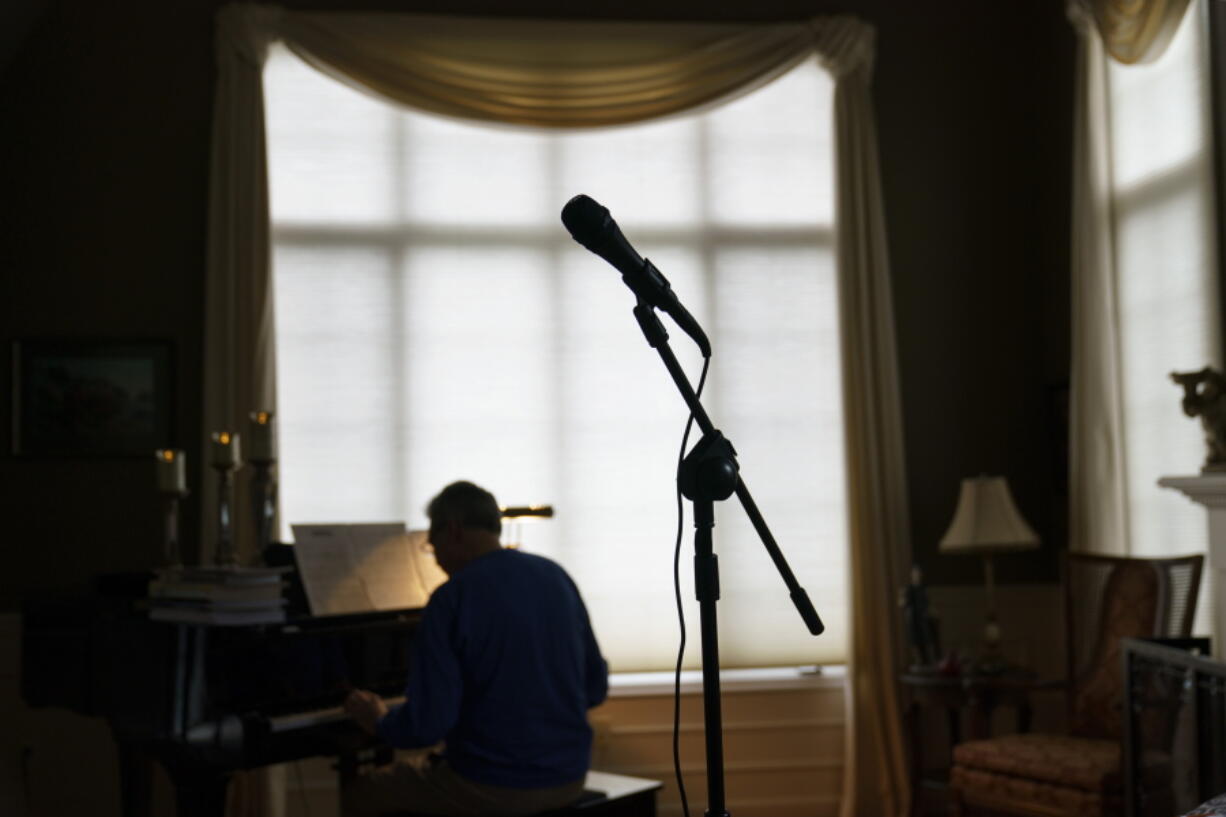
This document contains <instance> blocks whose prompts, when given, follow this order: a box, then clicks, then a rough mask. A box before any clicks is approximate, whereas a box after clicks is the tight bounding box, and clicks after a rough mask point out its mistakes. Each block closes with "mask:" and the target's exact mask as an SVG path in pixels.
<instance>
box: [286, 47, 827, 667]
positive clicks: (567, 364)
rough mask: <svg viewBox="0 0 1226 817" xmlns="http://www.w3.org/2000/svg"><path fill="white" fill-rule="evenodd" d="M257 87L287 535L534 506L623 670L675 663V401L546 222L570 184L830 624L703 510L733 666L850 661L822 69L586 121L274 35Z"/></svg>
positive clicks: (601, 269)
mask: <svg viewBox="0 0 1226 817" xmlns="http://www.w3.org/2000/svg"><path fill="white" fill-rule="evenodd" d="M265 89H266V90H265V97H266V104H267V129H268V149H269V167H270V186H271V199H272V201H271V212H272V219H273V240H274V286H275V291H276V295H275V298H276V327H277V328H276V332H277V369H278V371H277V377H278V382H277V388H278V403H279V418H278V419H279V423H280V432H281V498H282V519H283V522H284V523H285V524H289V523H298V522H308V521H386V520H388V519H405V520H407V522H408V523H409V525H410V527H413V528H421V527H424V525H425V517H424V510H423V509H424V506H425V504H426V502H427V501H428V500H429V499H430V497H431V496H432V495H433V494H434V493H435V492H436V491H438V490H439V489H440V488H441V487H442V486H443V485H445V484H446V483H448V482H450V481H452V480H455V479H470V480H472V481H474V482H477V483H478V484H481V485H483V486H485V487H487V488H489V489H490V490H492V491H493V492H494V493H495V495H496V496H497V497H498V498H499V500H500V501H501V502H503V503H504V504H533V503H550V504H553V505H554V506H555V507H556V508H557V516H556V517H555V518H554V519H553V520H551V521H549V522H545V523H540V524H538V525H536V526H534V527H532V528H531V529H528V528H526V527H525V531H524V537H523V538H524V546H525V547H526V548H528V549H530V550H533V551H535V552H539V553H542V554H544V555H547V556H549V557H551V558H553V559H555V560H557V561H559V562H560V563H562V564H563V565H564V566H565V567H566V568H567V570H568V571H569V572H570V573H571V575H572V576H573V577H574V578H575V580H576V582H577V583H578V584H579V587H580V589H581V590H582V592H583V595H584V598H585V600H586V602H587V604H588V607H589V611H590V613H591V616H592V620H593V625H594V627H595V629H596V633H597V636H598V638H599V639H600V642H601V646H602V648H603V649H604V651H605V653H606V655H607V656H608V657H609V659H610V662H611V665H612V667H613V668H614V669H615V670H619V671H632V670H657V669H664V668H669V667H671V666H672V663H673V661H674V659H675V652H676V644H677V631H676V626H675V623H674V620H675V612H674V601H673V593H672V555H673V539H674V536H675V526H676V505H675V499H674V471H675V467H676V458H677V455H678V451H679V444H680V438H681V433H682V431H683V428H684V424H685V419H686V416H687V414H686V409H685V406H684V404H683V402H682V400H681V398H680V396H679V395H678V394H677V393H676V390H675V388H674V386H673V383H672V381H671V379H670V378H669V377H668V374H667V372H666V371H665V369H664V367H663V366H662V365H661V363H660V361H659V359H658V358H657V356H656V353H655V351H653V350H652V349H651V348H650V347H648V346H647V344H646V342H645V341H644V340H643V338H642V336H641V334H640V332H639V329H638V326H637V324H636V322H635V321H634V319H633V317H632V315H631V309H632V307H633V305H634V299H633V296H632V295H631V294H630V293H629V291H628V290H627V289H626V288H625V286H624V285H623V284H622V283H621V282H620V280H619V275H618V273H617V272H616V271H615V270H614V269H613V268H612V267H610V266H609V265H607V264H606V263H605V262H604V261H603V260H601V259H600V258H597V257H596V256H594V255H592V254H590V253H588V252H587V251H586V250H584V249H583V248H582V247H580V246H579V245H578V244H576V243H575V242H574V241H573V240H572V239H571V237H570V235H569V234H568V233H567V232H566V230H565V228H563V227H562V225H561V222H560V218H559V213H560V211H561V208H562V206H563V205H564V204H565V202H566V201H567V200H568V199H569V198H570V197H571V196H573V195H575V194H578V193H586V194H588V195H590V196H592V197H593V198H595V199H596V200H597V201H599V202H601V203H602V204H604V205H605V206H607V207H609V208H610V210H611V211H612V213H613V215H614V217H615V218H616V219H617V220H618V223H619V224H620V225H621V227H622V229H623V231H624V232H625V233H626V235H627V237H628V238H629V239H630V241H631V242H632V243H633V244H634V245H635V247H636V248H637V249H638V250H639V251H640V252H641V253H643V254H644V255H645V256H647V257H649V258H651V260H652V261H653V262H654V263H655V264H656V265H657V266H658V267H659V268H660V269H661V270H662V271H663V272H664V274H665V275H666V276H668V278H669V279H670V281H671V282H672V285H673V288H674V290H675V291H676V292H677V293H678V295H679V297H680V298H681V299H682V301H683V302H684V303H685V304H686V306H687V307H688V308H689V309H690V311H691V312H693V313H694V315H695V317H696V318H697V319H698V320H699V321H700V322H701V323H702V324H703V326H704V328H705V329H706V330H707V333H708V335H710V337H711V340H712V344H713V346H714V349H715V353H714V357H713V361H712V367H711V374H710V376H709V378H708V385H707V389H706V392H705V394H704V404H705V405H706V406H707V409H708V412H709V413H710V414H711V417H712V419H713V421H714V422H715V424H716V426H717V427H719V428H720V429H721V430H723V431H724V433H725V434H726V435H727V436H728V437H729V438H730V439H731V440H732V441H733V443H734V444H735V445H736V447H737V450H738V452H739V454H740V463H741V467H742V473H743V475H744V477H745V480H746V482H747V484H748V485H749V487H750V489H751V491H752V492H753V494H754V497H755V499H756V500H757V503H758V505H759V507H760V508H761V509H762V511H763V514H764V515H765V517H766V519H767V521H768V522H769V524H770V526H771V529H772V531H773V533H774V534H775V537H776V539H777V540H778V541H779V543H780V545H781V547H782V548H783V550H784V553H785V555H786V556H787V558H788V560H789V562H790V564H791V566H792V568H793V570H794V571H795V572H796V574H797V577H798V578H799V579H800V581H801V583H802V584H803V585H804V586H805V587H806V589H807V590H808V592H809V595H810V597H811V598H812V599H813V602H814V604H815V606H816V607H817V608H818V611H819V613H820V614H821V615H822V617H823V619H824V620H825V622H826V624H827V627H828V631H827V633H826V634H825V635H823V636H822V637H821V638H816V639H815V638H813V637H812V636H810V635H808V633H807V632H806V630H805V628H804V625H803V623H802V622H801V621H800V619H799V616H798V615H797V614H796V612H795V610H794V608H793V606H792V604H791V601H790V599H789V598H788V595H787V592H786V588H785V587H784V585H783V582H782V580H781V579H780V578H779V576H778V574H777V572H776V571H775V568H774V566H773V564H772V563H771V561H770V559H769V557H768V556H767V554H766V552H765V550H764V549H763V548H762V546H761V545H760V543H759V541H758V539H757V536H756V534H755V533H754V531H753V529H752V526H750V525H749V523H748V521H747V520H746V518H745V516H744V514H743V513H742V511H741V509H740V506H739V503H737V501H736V500H735V499H732V500H730V501H728V502H724V503H720V505H719V506H718V507H717V509H716V522H717V525H716V528H715V546H716V552H717V554H718V555H719V558H720V565H721V588H722V597H721V601H720V604H719V616H720V634H721V645H722V647H721V658H722V663H723V664H724V665H725V666H762V665H777V664H796V663H821V662H838V661H842V660H844V657H845V633H846V614H845V611H844V608H845V598H844V592H845V591H844V585H845V564H846V556H845V555H846V550H847V531H846V520H845V485H844V482H845V476H844V456H843V422H842V414H841V413H842V397H841V375H840V367H839V347H838V315H837V297H836V281H835V272H834V255H833V251H834V247H833V230H832V227H833V200H834V193H833V166H832V144H831V139H832V134H831V132H830V130H831V128H830V124H831V116H832V114H831V110H832V102H833V100H832V94H833V83H832V81H831V80H830V78H829V77H827V76H826V75H825V73H824V72H823V71H822V70H821V69H820V68H819V67H818V65H817V63H816V61H809V62H806V63H804V64H802V65H801V66H799V67H797V68H796V69H794V70H792V71H791V72H790V73H788V74H787V75H785V76H784V77H782V78H780V79H778V80H776V81H775V82H773V83H771V84H770V85H768V86H766V87H764V88H762V89H760V90H758V91H756V92H754V93H752V94H750V95H747V96H744V97H742V98H740V99H738V100H736V101H734V102H732V103H730V104H727V105H724V106H722V107H719V108H717V109H714V110H711V111H708V112H704V113H700V114H696V115H690V116H685V117H678V118H673V119H669V120H667V121H658V122H652V123H648V124H643V125H637V126H631V127H622V128H616V129H607V130H601V131H599V132H552V131H538V130H529V129H512V128H499V127H490V126H480V125H472V124H468V123H460V122H455V121H451V120H445V119H442V118H438V117H433V116H428V115H422V114H418V113H415V112H410V111H405V110H403V109H400V108H396V107H393V106H390V105H387V104H384V103H383V102H381V101H379V100H376V99H374V98H372V97H370V96H367V95H365V94H363V93H360V92H358V91H355V90H352V89H350V88H348V87H347V86H344V85H341V84H339V83H337V82H335V81H334V80H332V79H330V78H328V77H325V76H324V75H322V74H320V73H317V72H315V71H314V70H313V69H311V68H309V67H307V66H306V65H304V64H303V63H301V62H300V61H299V60H298V59H297V58H295V57H293V56H292V55H291V54H289V52H288V51H286V50H284V49H281V48H274V49H273V51H272V54H271V56H270V59H269V61H268V64H267V67H266V70H265ZM665 323H666V326H668V327H669V331H670V335H671V339H672V342H673V348H674V350H675V351H676V352H677V354H678V357H679V358H680V359H681V361H682V363H683V365H684V366H685V367H686V369H687V371H688V372H689V373H690V376H691V378H692V380H694V381H696V379H697V376H698V373H699V370H700V358H699V356H698V354H697V353H696V351H694V350H693V349H692V348H691V344H690V342H689V340H688V338H687V337H686V336H685V335H684V334H683V333H681V332H680V331H678V330H674V328H673V327H672V324H671V323H669V322H668V321H667V320H666V321H665ZM694 441H696V436H691V444H692V443H693V442H694ZM687 505H688V503H687ZM686 516H687V522H686V528H685V531H684V542H683V553H682V562H681V564H682V571H681V573H682V580H683V596H684V598H685V599H687V600H689V609H688V611H687V621H688V622H689V623H690V632H691V634H692V636H693V637H692V639H691V644H692V645H693V646H692V647H691V648H690V649H689V650H688V658H689V661H688V664H689V665H690V666H697V664H698V662H699V650H698V647H697V636H696V633H697V604H696V603H695V602H693V601H692V599H693V591H692V589H691V584H692V568H691V564H692V559H691V557H692V553H693V545H692V538H693V533H692V531H693V529H692V527H691V524H690V519H689V516H690V514H689V510H688V508H687V514H686ZM283 533H287V531H283Z"/></svg>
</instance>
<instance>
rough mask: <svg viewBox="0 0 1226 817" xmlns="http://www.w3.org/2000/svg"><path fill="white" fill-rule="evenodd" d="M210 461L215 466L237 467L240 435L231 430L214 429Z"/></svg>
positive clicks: (210, 447)
mask: <svg viewBox="0 0 1226 817" xmlns="http://www.w3.org/2000/svg"><path fill="white" fill-rule="evenodd" d="M209 449H210V452H211V456H210V457H209V462H210V463H211V464H212V465H213V467H214V468H237V467H238V462H239V456H238V435H237V434H234V433H231V432H229V431H214V432H213V443H212V445H210V446H209Z"/></svg>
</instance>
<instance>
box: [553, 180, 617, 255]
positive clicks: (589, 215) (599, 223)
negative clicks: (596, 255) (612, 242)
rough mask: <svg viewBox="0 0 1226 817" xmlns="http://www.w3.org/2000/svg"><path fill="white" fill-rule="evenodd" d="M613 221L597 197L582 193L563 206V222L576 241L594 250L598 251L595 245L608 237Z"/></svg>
mask: <svg viewBox="0 0 1226 817" xmlns="http://www.w3.org/2000/svg"><path fill="white" fill-rule="evenodd" d="M613 223H614V222H613V217H612V216H610V215H609V209H608V208H607V207H602V206H601V205H600V204H598V203H597V202H596V200H595V199H593V198H591V197H590V196H585V195H583V194H582V193H580V194H579V195H577V196H575V197H574V198H573V199H571V200H570V201H568V202H566V206H565V207H563V208H562V224H564V225H565V226H566V229H567V230H569V231H570V234H571V237H572V238H574V239H575V241H578V242H579V243H580V244H582V245H583V246H585V247H587V248H588V249H589V250H591V251H592V252H596V249H595V247H596V246H597V245H599V244H601V243H602V241H603V240H604V239H605V238H607V237H608V234H609V225H611V224H613Z"/></svg>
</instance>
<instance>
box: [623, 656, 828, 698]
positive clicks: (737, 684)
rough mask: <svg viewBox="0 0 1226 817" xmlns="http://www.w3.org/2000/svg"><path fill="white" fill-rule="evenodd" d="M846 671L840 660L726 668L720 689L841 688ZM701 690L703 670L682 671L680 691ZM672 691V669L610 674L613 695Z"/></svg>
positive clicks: (742, 690)
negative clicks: (786, 665)
mask: <svg viewBox="0 0 1226 817" xmlns="http://www.w3.org/2000/svg"><path fill="white" fill-rule="evenodd" d="M846 675H847V668H846V667H844V666H843V665H841V664H836V665H831V666H823V667H814V666H807V667H756V668H752V669H726V670H721V671H720V674H719V686H720V691H721V692H755V691H760V690H781V689H813V688H822V687H826V688H829V687H840V688H841V687H842V686H843V681H844V679H845V677H846ZM700 692H702V672H701V671H700V670H684V671H682V673H681V694H682V695H686V694H694V693H700ZM672 694H673V673H671V672H614V673H610V675H609V697H610V698H632V697H635V696H640V695H672Z"/></svg>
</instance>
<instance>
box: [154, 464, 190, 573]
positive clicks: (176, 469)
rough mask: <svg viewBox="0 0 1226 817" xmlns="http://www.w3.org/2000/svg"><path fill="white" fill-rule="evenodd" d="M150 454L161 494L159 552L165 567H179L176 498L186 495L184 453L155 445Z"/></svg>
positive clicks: (181, 557)
mask: <svg viewBox="0 0 1226 817" xmlns="http://www.w3.org/2000/svg"><path fill="white" fill-rule="evenodd" d="M153 456H154V459H155V460H156V461H157V488H158V493H159V494H161V496H162V517H163V521H162V556H163V558H164V559H165V560H166V566H167V567H168V568H177V567H182V566H183V556H182V553H181V552H180V549H179V501H180V500H181V499H182V498H183V497H185V496H187V463H186V455H185V454H184V453H183V451H181V450H177V449H173V448H159V449H158V450H157V451H154V452H153Z"/></svg>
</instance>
